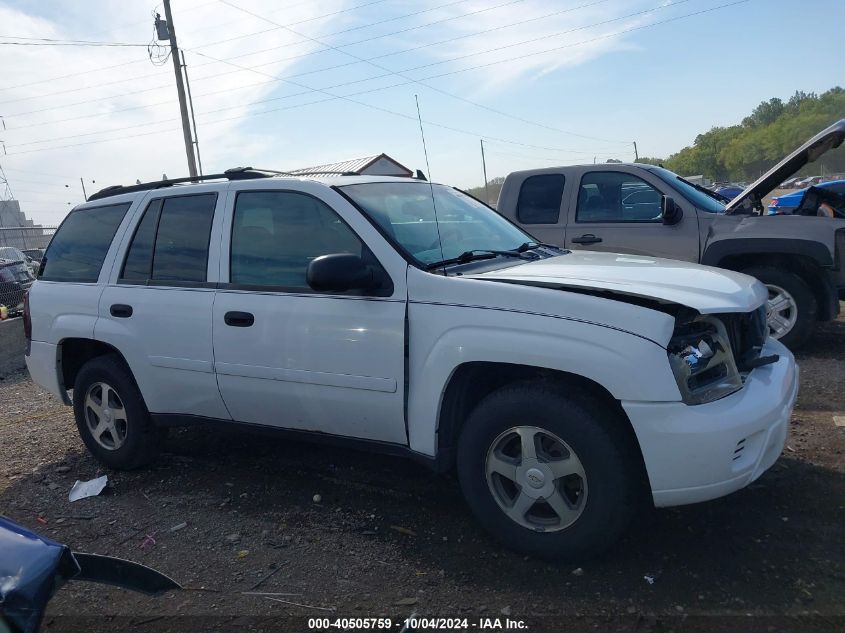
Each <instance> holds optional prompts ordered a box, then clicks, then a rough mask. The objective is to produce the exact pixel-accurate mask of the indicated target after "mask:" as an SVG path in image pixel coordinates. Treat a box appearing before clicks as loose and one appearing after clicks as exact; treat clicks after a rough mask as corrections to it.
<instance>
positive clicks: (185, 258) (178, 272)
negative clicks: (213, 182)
mask: <svg viewBox="0 0 845 633" xmlns="http://www.w3.org/2000/svg"><path fill="white" fill-rule="evenodd" d="M216 203H217V194H216V193H204V194H198V195H193V196H177V197H173V198H160V199H157V200H153V201H151V202H150V203H149V205H147V209H146V210H145V211H144V217H143V218H142V219H141V222H140V223H139V224H138V227H137V229H136V230H135V235H134V236H133V238H132V243H131V244H130V246H129V251H128V252H127V254H126V260H125V261H124V263H123V270H122V272H121V275H120V279H121V281H124V282H134V283H151V285H167V283H168V282H181V283H190V282H196V283H202V282H205V281H206V270H207V268H208V243H209V238H210V236H211V223H212V220H213V219H214V207H215V205H216ZM156 282H158V283H156Z"/></svg>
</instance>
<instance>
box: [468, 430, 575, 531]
mask: <svg viewBox="0 0 845 633" xmlns="http://www.w3.org/2000/svg"><path fill="white" fill-rule="evenodd" d="M485 464H486V466H485V467H486V475H487V485H488V488H489V490H490V493H491V494H492V495H493V499H494V500H495V501H496V503H497V504H498V506H499V508H500V509H501V510H502V511H503V512H504V513H505V514H506V515H507V516H508V517H509V518H510V519H511V520H512V521H514V522H516V523H518V524H519V525H521V526H523V527H526V528H528V529H530V530H533V531H535V532H557V531H560V530H563V529H566V528H567V527H569V526H570V525H572V524H573V523H575V521H577V520H578V517H580V516H581V513H582V512H583V511H584V506H585V504H586V502H587V476H586V474H585V472H584V467H583V465H582V464H581V460H580V459H578V456H577V455H576V454H575V451H573V450H572V448H571V447H570V446H569V445H568V444H567V443H566V442H564V441H563V440H562V439H560V438H559V437H558V436H556V435H555V434H553V433H550V432H549V431H547V430H545V429H541V428H539V427H535V426H516V427H513V428H510V429H508V430H507V431H505V432H504V433H502V434H501V435H499V436H498V437H497V438H496V439H495V440H494V441H493V443H492V445H491V446H490V450H489V451H488V452H487V459H486V462H485Z"/></svg>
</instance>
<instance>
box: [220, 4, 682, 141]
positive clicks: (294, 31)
mask: <svg viewBox="0 0 845 633" xmlns="http://www.w3.org/2000/svg"><path fill="white" fill-rule="evenodd" d="M219 1H220V2H221V3H223V4H225V5H228V6H230V7H232V8H234V9H238V10H239V11H243V12H244V13H248V14H249V15H252V16H254V17H256V18H260V19H262V20H265V21H267V22H269V23H270V24H276V26H279V27H280V28H283V29H285V30H286V31H289V32H290V33H293V34H294V35H298V36H300V37H305V38H307V39H308V40H310V41H312V42H314V43H316V44H320V45H321V46H325V47H327V48H330V49H331V50H333V51H336V52H339V53H341V54H343V55H346V56H347V57H351V58H352V59H355V60H357V62H363V63H367V64H369V65H370V66H373V67H374V68H378V69H379V70H384V71H387V72H388V73H389V74H390V75H396V76H397V77H401V78H403V79H409V80H411V81H413V82H414V83H418V84H420V85H421V86H425V87H426V88H428V89H429V90H433V91H435V92H437V93H439V94H442V95H444V96H447V97H450V98H452V99H457V100H459V101H462V102H464V103H468V104H470V105H472V106H475V107H477V108H482V109H484V110H487V111H489V112H493V113H495V114H498V115H500V116H504V117H506V118H510V119H515V120H518V121H520V122H522V123H527V124H530V125H537V126H539V127H542V128H545V129H551V130H554V131H555V132H559V133H561V134H566V135H569V136H577V137H580V138H584V139H589V140H594V141H602V142H607V143H613V142H619V143H622V142H628V141H609V140H607V139H602V138H597V137H594V136H588V135H586V134H579V133H577V132H571V131H568V130H561V129H559V128H555V127H552V126H550V125H544V124H541V123H537V122H535V121H530V120H528V119H525V118H522V117H518V116H515V115H512V114H509V113H507V112H503V111H502V110H498V109H496V108H492V107H490V106H487V105H484V104H481V103H478V102H476V101H473V100H471V99H467V98H465V97H461V96H459V95H455V94H452V93H451V92H447V91H446V90H442V89H440V88H435V87H434V86H431V85H429V84H427V83H424V82H423V81H420V80H419V79H413V78H411V77H408V76H407V75H405V74H404V71H400V72H396V71H393V70H391V69H390V68H388V67H387V66H383V65H381V64H378V63H376V62H374V61H372V59H365V58H363V57H359V56H358V55H355V54H353V53H350V52H349V51H345V50H342V49H341V48H338V47H337V46H334V45H332V44H328V43H326V42H325V41H323V40H321V39H318V38H315V37H310V36H308V35H305V34H303V33H300V32H299V31H296V30H294V29H291V28H290V27H288V26H282V25H280V24H277V23H276V22H274V21H272V20H270V19H269V18H265V17H263V16H260V15H258V14H257V13H255V12H253V11H250V10H248V9H244V8H243V7H239V6H236V5H234V4H232V3H231V2H229V0H219ZM689 1H690V0H680V2H689ZM604 2H607V0H596V1H594V2H590V3H587V4H584V5H581V6H579V7H574V8H571V9H567V10H564V11H561V13H565V12H569V11H575V10H578V9H582V8H586V7H590V6H595V5H597V4H602V3H604ZM663 6H665V5H663ZM633 15H638V14H633ZM627 17H631V16H627Z"/></svg>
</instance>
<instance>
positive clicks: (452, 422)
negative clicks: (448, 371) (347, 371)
mask: <svg viewBox="0 0 845 633" xmlns="http://www.w3.org/2000/svg"><path fill="white" fill-rule="evenodd" d="M526 380H533V381H538V382H541V383H546V384H552V385H555V386H557V387H559V388H563V389H566V390H571V391H572V392H573V393H577V394H580V395H587V396H589V397H591V398H592V399H593V400H595V401H597V402H599V403H600V406H602V407H604V408H605V410H606V411H608V412H609V413H611V414H612V415H613V416H614V418H615V419H617V420H619V422H620V424H619V428H620V431H621V432H622V433H623V434H624V435H625V437H626V440H627V441H629V442H631V446H633V447H634V449H635V452H636V455H637V460H638V463H639V466H640V468H641V470H642V474H643V476H644V482H645V483H646V484H648V474H647V472H646V468H645V462H644V460H643V455H642V450H641V448H640V444H639V441H638V440H637V436H636V433H635V432H634V427H633V426H632V425H631V422H630V420H629V419H628V415H627V414H626V413H625V410H624V409H623V408H622V405H621V403H620V402H619V400H618V399H616V398H615V397H614V396H613V395H612V394H611V393H610V392H609V391H608V390H607V389H606V388H605V387H604V386H602V385H600V384H599V383H597V382H596V381H594V380H592V379H590V378H586V377H585V376H581V375H579V374H576V373H572V372H568V371H561V370H555V369H548V368H544V367H535V366H530V365H519V364H512V363H502V362H488V361H471V362H466V363H463V364H461V365H459V366H458V367H456V368H455V371H454V372H453V373H452V376H451V377H450V379H449V382H448V384H447V385H446V389H445V391H444V393H443V398H442V401H441V405H440V410H439V413H438V419H437V444H436V446H437V458H436V464H437V470H439V471H441V472H445V471H449V470H452V469H453V468H454V465H455V453H456V447H457V443H458V437H459V436H460V432H461V429H462V428H463V424H464V422H465V421H466V419H467V417H468V416H469V413H470V412H471V411H472V409H473V408H475V406H476V405H477V404H478V403H479V402H481V400H482V399H483V398H484V397H485V396H487V395H489V394H490V393H493V392H494V391H496V390H497V389H500V388H501V387H504V386H505V385H509V384H512V383H515V382H522V381H526Z"/></svg>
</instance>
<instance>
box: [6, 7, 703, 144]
mask: <svg viewBox="0 0 845 633" xmlns="http://www.w3.org/2000/svg"><path fill="white" fill-rule="evenodd" d="M522 1H524V0H511V1H510V2H505V3H503V4H500V5H496V6H494V7H488V8H486V9H481V10H477V11H472V12H469V13H465V14H462V15H461V16H453V17H454V18H455V19H457V18H458V17H466V16H468V15H474V14H478V13H482V12H484V11H487V10H492V9H496V8H501V7H504V6H508V5H512V4H515V3H517V2H522ZM607 1H608V0H596V1H594V2H590V3H587V4H584V5H580V6H578V7H573V8H569V9H564V10H561V11H555V12H553V13H550V14H545V15H542V16H537V17H534V18H529V19H526V20H522V21H519V22H512V23H509V24H506V25H503V26H497V27H493V28H490V29H485V30H483V31H476V32H473V33H469V34H465V35H461V36H458V37H454V38H450V39H447V40H441V41H438V42H433V43H428V44H422V45H419V46H415V47H411V48H407V49H401V50H399V51H394V52H392V53H386V54H383V55H378V56H375V57H372V58H369V59H368V60H362V59H361V58H356V61H354V62H347V63H345V64H336V65H334V66H328V67H324V68H319V69H316V70H312V71H304V72H301V73H297V74H294V75H289V76H288V77H290V78H293V77H301V76H305V75H310V74H315V73H318V72H324V71H328V70H334V69H337V68H342V67H345V66H349V65H352V64H357V63H359V62H360V61H368V62H370V61H372V60H375V59H383V58H385V57H391V56H395V55H400V54H403V53H407V52H412V51H416V50H420V49H423V48H428V47H431V46H436V45H440V44H446V43H452V42H454V41H457V40H460V39H465V38H468V37H476V36H479V35H483V34H486V33H490V32H493V31H497V30H501V29H504V28H510V27H513V26H517V25H520V24H525V23H527V22H532V21H536V20H538V19H545V18H548V17H551V16H553V15H558V14H561V13H566V12H570V11H574V10H577V9H581V8H586V7H590V6H594V5H597V4H601V3H604V2H607ZM688 1H689V0H681V2H688ZM441 6H444V5H441ZM648 11H651V9H650V10H647V11H644V12H637V13H634V14H629V15H626V16H621V17H620V18H614V19H613V20H605V21H603V22H599V23H596V24H589V25H585V26H582V27H578V28H575V29H569V30H567V31H562V32H558V33H555V34H552V35H549V36H548V37H558V36H561V35H566V34H570V33H573V32H576V31H579V30H584V29H587V28H592V27H594V26H597V25H602V24H606V23H608V22H613V21H618V20H620V19H625V18H628V17H632V16H635V15H640V14H641V13H646V12H648ZM448 19H452V18H447V19H442V20H438V21H436V22H431V23H428V24H427V25H422V26H430V25H432V24H436V23H440V22H445V21H447V20H448ZM280 28H281V27H280ZM413 28H416V27H412V28H410V29H403V30H401V31H396V32H394V33H388V34H384V35H381V36H377V37H373V38H367V39H364V40H359V41H356V42H352V43H350V44H344V45H340V46H337V47H336V49H340V48H344V47H346V46H352V45H356V44H361V43H363V42H366V41H371V40H374V39H379V38H381V37H386V36H388V35H393V34H397V33H402V32H406V31H408V30H413ZM274 30H275V29H274ZM537 39H545V38H535V39H531V40H527V41H526V42H518V43H516V44H512V45H511V46H515V45H519V44H521V43H533V42H534V41H536V40H537ZM283 46H285V45H283ZM276 48H280V47H276ZM266 50H272V49H265V51H266ZM329 50H331V49H329ZM496 50H499V49H489V50H487V51H479V52H476V53H472V54H470V55H467V56H464V57H469V56H473V55H480V54H484V53H486V52H492V51H496ZM192 52H194V53H196V54H198V55H201V56H203V57H206V58H208V59H210V60H212V61H211V62H209V63H207V64H200V65H198V66H197V67H201V66H207V65H211V64H213V63H218V62H217V61H216V60H217V58H215V57H212V56H210V55H203V54H202V53H200V52H199V51H198V50H197V49H193V51H192ZM261 52H264V51H261ZM320 52H325V51H313V52H311V53H305V54H304V55H295V56H291V57H286V58H282V59H279V60H274V61H271V62H267V63H264V64H258V65H257V66H253V67H252V68H260V67H263V66H269V65H272V64H275V63H279V62H282V61H288V60H290V59H297V58H301V57H303V56H307V55H311V54H316V53H320ZM252 54H253V53H247V54H243V55H237V56H235V57H230V58H227V59H228V60H233V59H238V58H240V57H245V56H248V55H252ZM344 54H345V52H344ZM353 57H355V56H353ZM457 59H462V57H458V58H452V59H446V60H443V61H442V62H437V63H435V64H424V65H422V66H416V67H412V68H407V69H404V70H402V71H399V72H410V71H413V70H418V69H422V68H427V67H430V66H433V65H437V64H438V63H447V62H450V61H455V60H457ZM220 63H225V62H220ZM377 67H379V68H382V67H381V66H377ZM236 68H237V70H234V71H230V72H224V73H215V74H213V75H209V76H204V77H199V78H198V79H195V82H196V81H202V80H205V79H209V78H217V77H220V76H222V75H228V74H234V73H237V72H241V71H242V70H243V68H242V67H240V66H237V67H236ZM390 74H393V71H390V72H388V74H386V75H378V76H375V77H370V78H367V79H361V80H357V81H353V82H348V84H338V86H342V85H349V84H354V83H360V82H365V81H370V80H373V79H378V78H381V77H387V76H389V75H390ZM149 76H153V75H144V76H142V77H149ZM125 81H129V80H119V81H114V82H109V83H107V84H101V85H113V84H116V83H124V82H125ZM275 81H280V79H279V78H276V77H275V76H273V79H271V81H265V82H257V83H254V84H247V85H246V86H234V87H231V88H224V89H222V90H216V91H211V92H206V93H201V94H199V95H197V96H198V97H203V96H209V95H214V94H220V93H223V92H231V91H237V90H242V89H246V88H251V87H254V86H259V85H263V84H266V83H273V82H275ZM168 87H169V85H163V86H156V87H153V88H146V89H143V90H136V91H132V92H128V93H121V94H119V95H113V96H108V97H97V98H94V99H87V100H84V101H77V102H74V103H70V104H64V105H62V106H51V107H47V108H41V109H38V110H30V111H26V112H21V113H17V114H15V115H11V116H13V117H16V116H18V117H19V116H25V115H29V114H36V113H41V112H47V111H50V110H56V109H66V108H70V107H74V106H77V105H85V104H88V103H94V102H97V101H104V100H109V99H112V98H114V97H117V96H119V97H125V96H132V95H137V94H144V93H147V92H151V91H155V90H160V89H166V88H168ZM332 87H336V86H330V88H332ZM427 87H429V88H431V89H433V90H438V89H437V88H433V87H431V86H427ZM83 89H87V88H74V89H69V90H64V91H59V92H55V93H51V95H57V94H65V93H69V92H76V91H79V90H83ZM43 96H48V95H43ZM293 96H296V95H293ZM32 98H40V97H25V98H21V99H16V100H14V101H24V100H29V99H32ZM281 98H285V97H281ZM12 102H13V101H6V102H1V103H3V104H7V103H12ZM169 103H171V101H170V100H168V101H162V102H158V103H155V104H147V105H146V106H134V107H129V108H124V109H121V110H117V111H112V112H111V113H115V112H125V111H129V110H133V109H138V108H143V107H153V106H158V105H165V104H169ZM111 113H103V114H111ZM90 116H102V115H82V116H78V117H70V118H65V119H59V120H58V121H52V122H51V123H60V122H65V121H73V120H79V119H82V118H88V117H90ZM505 116H507V115H505ZM41 125H43V123H33V124H30V125H24V126H17V127H16V128H12V129H23V128H27V127H34V126H41ZM613 142H620V143H622V142H625V143H627V142H629V141H613Z"/></svg>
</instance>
